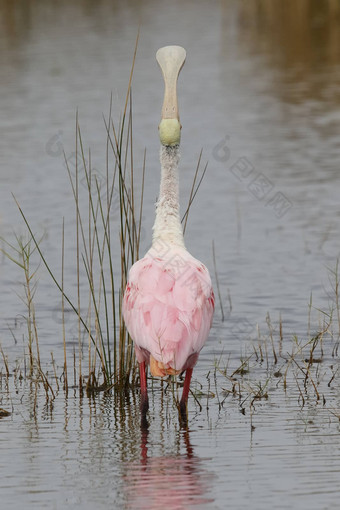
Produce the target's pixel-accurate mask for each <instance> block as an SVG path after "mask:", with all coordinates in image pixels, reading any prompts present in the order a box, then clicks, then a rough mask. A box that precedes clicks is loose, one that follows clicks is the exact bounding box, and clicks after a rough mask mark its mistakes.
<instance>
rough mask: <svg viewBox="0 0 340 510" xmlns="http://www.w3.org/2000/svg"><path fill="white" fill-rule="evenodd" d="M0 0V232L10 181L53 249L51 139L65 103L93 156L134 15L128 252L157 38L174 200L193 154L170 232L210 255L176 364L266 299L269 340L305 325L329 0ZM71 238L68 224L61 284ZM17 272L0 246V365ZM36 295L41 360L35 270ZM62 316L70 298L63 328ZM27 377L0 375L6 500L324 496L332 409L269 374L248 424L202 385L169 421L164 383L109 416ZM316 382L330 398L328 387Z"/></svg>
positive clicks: (42, 294) (150, 199)
mask: <svg viewBox="0 0 340 510" xmlns="http://www.w3.org/2000/svg"><path fill="white" fill-rule="evenodd" d="M0 6H1V7H0V9H1V10H0V14H1V30H0V111H1V117H0V132H1V136H0V182H1V186H0V235H1V236H2V237H4V238H6V239H13V231H14V232H17V233H23V232H24V231H25V229H24V226H23V222H22V220H21V218H20V215H19V213H18V210H17V207H16V205H15V202H14V200H13V198H12V195H11V193H14V195H15V196H16V198H17V200H18V201H19V202H20V205H21V207H22V208H23V210H24V211H25V214H26V215H27V217H28V218H29V220H30V223H31V224H32V225H33V226H34V230H35V232H37V233H43V232H45V233H46V236H45V239H44V241H43V248H44V253H46V255H47V257H48V259H49V261H50V263H51V265H53V267H56V268H57V269H58V268H60V258H61V247H60V240H61V224H62V218H63V217H65V221H66V239H67V234H69V236H72V232H73V230H72V229H73V226H74V203H73V200H72V192H71V189H70V186H69V184H68V177H67V172H66V169H65V165H64V160H63V155H62V154H61V150H60V147H61V144H62V146H63V148H64V150H65V154H66V157H67V158H68V160H69V163H70V164H71V166H72V164H74V148H75V115H76V111H78V115H79V120H80V125H81V129H82V135H83V139H84V140H85V144H86V145H87V146H90V147H91V158H92V164H93V167H94V168H95V169H96V171H97V173H98V175H102V174H103V173H104V170H105V150H106V136H105V126H104V122H103V117H102V114H103V113H104V115H107V113H108V108H109V102H110V95H111V93H112V102H113V116H115V115H116V116H117V118H119V115H120V113H121V111H122V109H123V106H124V101H125V92H126V87H127V83H128V79H129V72H130V67H131V62H132V56H133V49H134V44H135V39H136V34H137V31H138V27H140V40H139V45H138V52H137V60H136V66H135V72H134V79H133V113H134V149H135V165H136V168H138V166H139V168H142V161H143V152H144V148H145V147H146V148H147V160H146V168H147V170H146V188H145V198H144V203H145V206H144V214H143V237H142V250H141V251H142V252H143V251H146V250H147V249H148V247H149V244H150V241H151V227H152V224H153V219H154V202H155V199H156V197H157V194H158V186H159V139H158V134H157V125H158V122H159V117H160V110H161V104H162V96H163V83H162V77H161V74H160V71H159V69H158V67H157V65H156V62H155V53H156V51H157V49H158V48H159V47H161V46H163V45H166V44H179V45H182V46H184V47H185V48H186V50H187V62H186V64H185V66H184V68H183V71H182V73H181V76H180V80H179V107H180V115H181V123H182V125H183V129H182V142H181V146H182V148H181V155H182V158H181V169H180V184H181V200H182V210H183V208H184V207H185V204H186V202H187V198H188V195H189V193H190V187H191V182H192V178H193V173H194V169H195V166H196V162H197V159H198V156H199V153H200V150H201V148H203V162H204V163H205V162H206V161H208V170H207V174H206V178H205V179H204V181H203V183H202V186H201V188H200V190H199V193H198V195H197V198H196V201H195V203H194V205H193V208H192V210H191V213H190V218H189V222H188V228H187V232H186V244H187V247H188V249H189V250H190V251H191V253H192V254H193V255H194V256H196V257H197V258H199V259H200V260H202V261H204V262H205V263H206V264H207V266H208V267H209V269H210V271H211V272H212V273H213V259H212V241H214V244H215V252H216V264H217V269H218V274H219V283H220V289H221V298H222V305H223V308H224V313H225V315H226V320H225V321H224V322H222V321H221V312H220V308H219V303H217V307H216V314H215V318H214V324H213V328H212V332H211V336H210V339H209V342H208V344H207V346H206V347H205V349H204V351H203V352H202V355H201V358H200V362H199V364H198V366H197V369H196V370H195V377H196V378H197V379H198V380H199V381H201V382H202V384H204V383H205V381H206V374H207V373H208V372H209V371H211V370H212V369H213V363H214V359H215V358H216V357H218V356H219V355H220V353H221V352H222V351H223V353H224V355H225V357H226V358H228V356H230V363H231V364H232V365H233V366H238V365H237V364H238V363H239V359H240V355H241V354H242V353H243V352H244V349H246V348H247V345H248V344H249V342H250V341H251V339H252V338H253V337H254V336H255V337H256V334H257V331H256V325H257V324H259V325H260V327H261V328H264V327H265V326H264V325H265V317H266V314H267V312H270V314H271V317H272V318H273V319H274V320H276V321H277V320H278V317H279V314H281V316H282V321H283V330H284V334H285V338H286V339H287V341H288V340H289V339H290V338H291V337H292V335H294V334H297V335H300V336H301V335H306V331H307V317H308V303H309V300H310V295H311V293H312V294H313V304H315V307H318V308H322V309H328V306H329V299H330V298H329V295H328V292H329V281H328V272H327V269H326V267H327V266H331V267H334V265H335V262H336V259H337V257H339V238H340V226H339V214H340V206H339V192H340V185H339V162H340V145H339V138H338V133H339V121H340V107H339V101H340V99H339V81H340V60H339V58H340V31H339V28H340V26H339V25H340V5H339V3H338V2H337V1H332V0H329V1H326V0H325V1H320V2H314V1H312V0H306V1H301V2H298V3H297V2H293V1H285V2H283V1H275V2H272V1H270V0H268V1H265V0H262V1H260V0H254V1H253V2H241V1H235V0H234V1H233V0H225V1H221V2H192V1H185V2H177V1H175V2H171V3H170V2H164V1H160V2H155V1H151V0H150V1H146V2H143V3H139V2H133V1H131V2H109V1H108V0H102V1H99V2H92V1H89V0H88V1H86V2H80V1H73V2H58V3H55V2H51V1H49V0H47V1H45V2H39V1H26V2H24V1H23V2H17V3H14V2H5V1H1V2H0ZM73 247H74V245H73V244H72V241H69V244H67V246H66V250H67V251H66V261H67V262H68V263H67V264H66V273H65V276H66V280H67V281H68V282H70V284H71V283H72V281H73V279H74V267H75V257H74V253H73ZM21 277H22V275H20V273H19V272H18V269H17V268H16V267H15V266H14V265H13V264H11V263H10V261H8V260H7V259H6V258H5V257H2V258H1V259H0V289H1V293H0V310H1V311H0V342H1V345H2V348H3V350H4V351H5V353H6V354H7V355H8V357H9V361H10V365H11V367H14V366H15V363H16V360H17V359H22V357H23V345H22V344H21V343H20V339H21V337H22V336H23V334H24V323H23V322H24V321H23V320H22V313H23V305H22V303H21V302H20V299H19V298H18V297H17V295H16V292H19V293H20V292H22V289H21V286H20V281H21ZM215 285H216V282H215ZM230 302H231V303H232V309H231V310H230ZM36 309H37V318H38V324H39V337H40V349H41V353H42V357H43V361H45V362H46V363H49V360H50V352H51V351H53V353H54V356H55V358H56V359H57V360H58V359H59V362H60V363H62V361H61V359H62V336H61V326H60V315H58V314H59V310H60V298H59V300H58V295H57V293H56V292H55V289H54V288H53V284H52V283H51V281H50V279H49V277H48V275H47V274H45V272H44V271H43V270H41V273H40V275H39V286H38V291H37V295H36ZM316 316H317V315H316ZM317 325H318V324H317V320H316V325H315V328H316V329H317ZM75 327H76V322H75V321H74V320H73V319H72V317H70V319H69V322H68V323H67V332H68V336H69V337H70V338H69V340H70V345H72V342H75V340H74V339H73V338H72V333H74V328H75ZM9 328H11V330H12V331H13V333H14V335H15V337H16V338H17V339H19V341H18V340H17V344H15V342H14V340H13V336H12V334H11V333H10V331H9ZM332 362H333V363H334V360H333V361H332ZM335 363H336V361H335ZM12 385H14V383H12ZM330 391H331V390H330ZM32 392H33V389H32V387H31V386H30V384H29V382H27V381H25V382H22V383H21V384H20V385H19V386H17V387H15V388H14V387H12V388H11V391H10V392H8V391H7V390H6V388H5V387H4V385H2V386H1V396H0V405H1V406H2V407H5V406H6V405H7V406H13V413H12V416H11V417H10V418H5V419H2V420H1V421H0V451H1V465H0V497H1V505H4V507H6V508H17V507H18V506H19V505H25V506H26V507H27V508H61V507H67V508H73V507H76V506H77V507H78V506H79V505H80V506H81V507H82V508H86V509H87V508H89V509H90V508H94V507H96V508H104V507H105V508H106V507H109V506H113V507H114V508H161V507H163V506H167V507H168V508H169V509H172V508H173V509H175V508H176V509H177V508H190V507H191V506H192V507H196V508H228V507H229V506H230V507H233V508H244V506H245V505H247V506H248V507H249V508H254V509H257V508H261V509H266V508H271V509H273V508H277V509H284V508H301V509H304V508H310V509H314V508H315V509H316V508H318V509H320V508H321V509H332V508H338V501H339V496H340V489H339V484H338V480H339V474H340V460H339V454H338V452H339V446H340V440H339V427H338V426H337V425H336V420H334V417H333V418H332V417H331V416H330V415H329V413H325V412H324V411H323V410H322V408H321V406H319V408H315V407H310V408H309V409H307V410H302V411H301V410H299V407H298V406H297V405H293V404H292V401H291V400H289V399H288V397H287V395H285V394H283V393H282V392H281V393H279V392H274V398H273V397H272V398H270V399H269V401H266V402H260V403H259V404H258V405H257V414H255V417H254V418H253V420H254V423H255V425H256V426H255V429H254V430H252V427H251V424H250V417H249V413H246V415H243V414H242V413H240V412H239V410H238V408H237V405H236V404H234V403H233V402H232V401H231V400H227V401H226V404H225V406H224V408H223V409H222V410H219V408H218V405H217V402H216V399H215V400H214V399H211V401H210V402H209V406H208V409H207V408H206V407H207V406H205V405H204V406H203V410H202V411H201V412H199V410H198V409H197V406H195V404H194V402H193V401H192V399H191V401H190V406H189V431H188V432H185V431H183V430H180V429H179V427H178V422H177V417H176V413H174V412H173V410H171V401H172V400H171V399H172V395H171V394H170V395H168V394H165V395H164V394H163V393H162V392H161V391H159V389H158V390H155V391H154V392H153V393H152V399H151V410H150V416H151V424H150V430H149V433H148V434H147V433H146V432H145V431H141V430H140V428H139V412H138V401H137V402H135V401H134V400H133V398H131V401H130V402H127V404H126V409H125V411H124V412H125V414H124V416H121V415H119V416H117V410H116V409H115V400H114V397H112V396H107V395H105V396H104V395H98V396H96V397H95V398H94V399H87V398H83V399H81V398H79V396H78V394H77V393H75V396H74V397H73V396H69V397H68V399H65V398H64V397H63V396H62V395H59V396H58V398H57V399H56V401H55V402H54V406H53V409H50V408H49V407H48V406H45V405H44V397H43V394H41V395H38V402H39V406H38V419H36V417H35V416H34V413H33V411H32V400H34V398H35V396H34V394H32ZM332 392H333V398H334V400H335V401H336V402H337V407H339V390H338V388H335V389H334V390H332ZM334 422H335V423H334Z"/></svg>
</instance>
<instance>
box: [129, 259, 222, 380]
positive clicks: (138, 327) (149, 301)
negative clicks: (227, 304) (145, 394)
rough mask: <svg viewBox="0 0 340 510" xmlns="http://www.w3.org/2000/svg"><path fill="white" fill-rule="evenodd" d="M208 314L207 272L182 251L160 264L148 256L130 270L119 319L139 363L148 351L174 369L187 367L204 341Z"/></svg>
mask: <svg viewBox="0 0 340 510" xmlns="http://www.w3.org/2000/svg"><path fill="white" fill-rule="evenodd" d="M176 257H177V259H176ZM175 262H176V263H175ZM213 312H214V293H213V290H212V286H211V280H210V276H209V272H208V270H207V268H206V267H205V266H204V265H203V264H202V263H201V262H199V261H198V260H196V259H194V258H193V257H192V256H191V255H190V254H189V253H188V252H187V251H186V250H181V252H180V253H179V252H178V251H177V252H174V254H173V255H172V256H171V257H169V254H167V259H166V260H165V259H162V258H159V257H157V258H153V257H152V256H150V254H149V252H148V253H147V254H146V255H145V257H144V258H143V259H141V260H139V261H138V262H136V263H135V264H134V265H133V266H132V268H131V269H130V273H129V280H128V283H127V286H126V290H125V294H124V301H123V315H124V320H125V324H126V327H127V329H128V331H129V333H130V335H131V337H132V339H133V340H134V342H135V346H136V354H137V359H138V360H139V361H142V360H143V359H145V355H144V354H143V352H144V351H148V352H149V353H150V354H152V356H153V357H154V358H155V359H156V360H158V361H161V362H162V363H163V364H164V365H165V366H168V367H171V368H174V369H176V370H184V369H185V368H187V366H189V365H192V366H193V365H194V364H195V362H196V360H197V357H198V353H199V352H200V350H201V349H202V347H203V345H204V343H205V341H206V339H207V337H208V334H209V330H210V327H211V322H212V316H213ZM196 354H197V355H196ZM190 357H191V358H190ZM189 358H190V360H189ZM188 360H189V361H188ZM187 361H188V363H187Z"/></svg>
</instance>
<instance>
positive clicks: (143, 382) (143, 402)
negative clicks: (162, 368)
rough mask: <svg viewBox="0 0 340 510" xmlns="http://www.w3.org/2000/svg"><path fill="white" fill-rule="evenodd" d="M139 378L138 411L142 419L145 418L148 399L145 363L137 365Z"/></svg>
mask: <svg viewBox="0 0 340 510" xmlns="http://www.w3.org/2000/svg"><path fill="white" fill-rule="evenodd" d="M139 377H140V392H141V398H140V410H141V413H142V418H145V415H146V413H147V412H148V409H149V398H148V388H147V385H146V367H145V361H142V362H141V363H139Z"/></svg>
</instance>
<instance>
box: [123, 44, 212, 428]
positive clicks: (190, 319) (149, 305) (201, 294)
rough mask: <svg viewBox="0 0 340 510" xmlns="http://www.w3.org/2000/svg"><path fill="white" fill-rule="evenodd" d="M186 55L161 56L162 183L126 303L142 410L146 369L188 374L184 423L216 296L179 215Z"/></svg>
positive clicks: (166, 51) (175, 50) (164, 51)
mask: <svg viewBox="0 0 340 510" xmlns="http://www.w3.org/2000/svg"><path fill="white" fill-rule="evenodd" d="M185 57H186V52H185V50H184V48H181V47H180V46H166V47H164V48H161V49H159V50H158V52H157V54H156V58H157V61H158V63H159V65H160V67H161V70H162V73H163V77H164V82H165V93H164V102H163V108H162V118H161V123H160V126H159V134H160V140H161V152H160V160H161V185H160V193H159V198H158V202H157V206H156V220H155V223H154V226H153V240H152V246H151V248H150V249H149V251H148V252H147V253H146V255H145V256H144V257H143V258H142V259H140V260H138V261H137V262H136V263H135V264H134V265H133V266H132V267H131V269H130V272H129V277H128V282H127V285H126V290H125V294H124V300H123V314H124V320H125V324H126V327H127V329H128V331H129V333H130V336H131V337H132V339H133V341H134V345H135V350H136V356H137V360H138V362H139V368H140V383H141V411H142V414H143V415H145V414H146V412H147V410H148V407H149V404H148V395H147V384H146V364H149V365H150V371H151V374H152V375H153V376H157V377H165V376H167V375H175V374H179V373H181V372H183V371H186V374H185V381H184V388H183V395H182V398H181V401H180V412H181V417H182V418H184V419H186V416H187V400H188V395H189V389H190V380H191V375H192V370H193V367H194V365H195V364H196V362H197V359H198V356H199V352H200V350H201V349H202V347H203V345H204V343H205V341H206V340H207V337H208V334H209V330H210V327H211V322H212V316H213V312H214V293H213V290H212V285H211V280H210V276H209V272H208V270H207V268H206V267H205V266H204V264H202V263H201V262H200V261H199V260H197V259H195V258H194V257H193V256H192V255H190V253H189V252H188V251H187V249H186V248H185V245H184V239H183V231H182V225H181V221H180V214H179V189H178V162H179V142H180V132H181V125H180V121H179V114H178V104H177V93H176V85H177V78H178V75H179V72H180V70H181V68H182V66H183V64H184V61H185Z"/></svg>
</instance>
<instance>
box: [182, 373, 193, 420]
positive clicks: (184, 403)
mask: <svg viewBox="0 0 340 510" xmlns="http://www.w3.org/2000/svg"><path fill="white" fill-rule="evenodd" d="M192 370H193V369H192V368H187V369H186V371H185V379H184V386H183V393H182V398H181V400H180V403H179V412H180V419H181V421H182V423H183V424H184V425H186V424H187V421H188V396H189V391H190V381H191V376H192Z"/></svg>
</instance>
